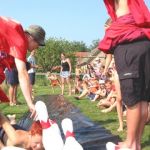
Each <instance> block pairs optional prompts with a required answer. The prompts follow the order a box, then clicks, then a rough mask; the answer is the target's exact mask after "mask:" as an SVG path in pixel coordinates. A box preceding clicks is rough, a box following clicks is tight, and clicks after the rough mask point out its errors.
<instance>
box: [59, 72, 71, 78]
mask: <svg viewBox="0 0 150 150" xmlns="http://www.w3.org/2000/svg"><path fill="white" fill-rule="evenodd" d="M60 76H61V77H62V78H68V77H69V76H70V72H69V71H62V72H60Z"/></svg>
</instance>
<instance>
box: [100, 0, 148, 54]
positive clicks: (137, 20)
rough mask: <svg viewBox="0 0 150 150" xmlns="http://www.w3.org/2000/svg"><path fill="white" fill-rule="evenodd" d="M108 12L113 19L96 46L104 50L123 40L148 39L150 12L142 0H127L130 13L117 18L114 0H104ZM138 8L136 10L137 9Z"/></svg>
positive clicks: (106, 50) (107, 50)
mask: <svg viewBox="0 0 150 150" xmlns="http://www.w3.org/2000/svg"><path fill="white" fill-rule="evenodd" d="M104 3H105V5H106V8H107V11H108V14H109V15H110V17H111V18H112V20H113V23H112V25H111V26H110V28H109V29H108V30H106V34H105V36H104V38H103V40H101V41H100V43H99V45H98V48H99V49H100V50H103V51H104V52H106V53H107V52H109V50H110V49H112V48H113V47H115V46H116V45H118V44H120V43H123V42H126V41H128V42H130V41H133V40H135V39H141V38H144V37H145V36H146V37H147V38H149V39H150V12H149V10H148V8H147V7H146V5H145V3H144V1H143V0H128V6H129V9H130V14H127V15H124V16H121V17H119V18H117V16H116V14H115V4H114V0H104ZM137 10H138V11H137Z"/></svg>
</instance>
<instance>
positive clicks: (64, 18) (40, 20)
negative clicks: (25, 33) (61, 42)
mask: <svg viewBox="0 0 150 150" xmlns="http://www.w3.org/2000/svg"><path fill="white" fill-rule="evenodd" d="M145 2H146V3H147V5H148V6H149V8H150V0H145ZM0 13H1V15H2V16H9V17H12V18H14V19H16V20H18V21H20V22H21V23H22V25H23V27H24V28H26V27H28V26H29V25H30V24H39V25H41V26H43V28H44V29H45V30H46V32H47V38H49V37H56V38H60V37H61V38H64V39H66V40H70V41H83V42H85V43H86V45H87V46H89V45H90V44H91V42H92V41H93V40H96V39H100V38H102V37H103V35H104V30H103V25H104V22H105V21H106V19H107V18H108V15H107V13H106V9H105V7H104V4H103V0H3V1H1V5H0Z"/></svg>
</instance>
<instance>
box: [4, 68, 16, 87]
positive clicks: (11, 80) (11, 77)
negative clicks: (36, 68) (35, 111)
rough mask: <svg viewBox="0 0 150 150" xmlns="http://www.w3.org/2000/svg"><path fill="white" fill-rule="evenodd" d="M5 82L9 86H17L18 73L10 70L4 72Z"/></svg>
mask: <svg viewBox="0 0 150 150" xmlns="http://www.w3.org/2000/svg"><path fill="white" fill-rule="evenodd" d="M6 80H7V83H8V84H10V85H11V86H13V85H18V84H19V80H18V71H17V69H16V68H15V69H12V70H10V71H9V70H7V72H6Z"/></svg>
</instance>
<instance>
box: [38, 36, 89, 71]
mask: <svg viewBox="0 0 150 150" xmlns="http://www.w3.org/2000/svg"><path fill="white" fill-rule="evenodd" d="M85 50H88V48H87V47H86V45H85V43H83V42H76V41H73V42H70V41H67V40H65V39H62V38H60V39H56V38H49V39H48V40H47V41H46V46H45V47H40V48H39V50H38V51H37V55H36V59H37V63H38V64H39V65H40V66H42V68H43V69H42V70H43V71H44V72H45V71H52V68H53V67H54V66H59V65H60V54H61V53H62V52H63V53H65V54H66V55H67V56H68V57H69V58H70V60H71V63H72V67H73V69H74V66H75V64H76V62H75V55H74V53H75V52H78V51H85Z"/></svg>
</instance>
